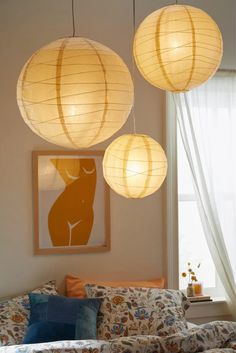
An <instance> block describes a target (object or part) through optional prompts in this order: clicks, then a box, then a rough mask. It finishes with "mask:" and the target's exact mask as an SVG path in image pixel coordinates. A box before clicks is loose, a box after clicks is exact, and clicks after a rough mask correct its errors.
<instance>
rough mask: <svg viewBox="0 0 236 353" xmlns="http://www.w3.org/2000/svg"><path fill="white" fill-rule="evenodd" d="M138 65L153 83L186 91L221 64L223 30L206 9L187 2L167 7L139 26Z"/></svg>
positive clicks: (161, 86)
mask: <svg viewBox="0 0 236 353" xmlns="http://www.w3.org/2000/svg"><path fill="white" fill-rule="evenodd" d="M133 51H134V58H135V61H136V64H137V67H138V69H139V71H140V73H141V75H143V77H144V78H145V80H147V81H148V82H149V83H151V84H152V85H154V86H156V87H158V88H161V89H163V90H166V91H172V92H184V91H188V90H191V89H192V88H194V87H197V86H199V85H201V84H202V83H203V82H205V81H207V80H208V79H209V78H210V77H212V76H213V75H214V73H215V72H216V70H217V68H218V67H219V65H220V62H221V58H222V53H223V42H222V36H221V33H220V30H219V28H218V26H217V24H216V23H215V21H213V19H212V18H211V17H210V16H209V15H208V14H207V13H206V12H204V11H202V10H200V9H198V8H196V7H192V6H187V5H170V6H166V7H163V8H161V9H159V10H157V11H155V12H153V13H152V14H150V15H149V16H147V17H146V18H145V19H144V21H143V22H142V23H141V25H140V26H139V28H138V30H137V32H136V34H135V38H134V46H133Z"/></svg>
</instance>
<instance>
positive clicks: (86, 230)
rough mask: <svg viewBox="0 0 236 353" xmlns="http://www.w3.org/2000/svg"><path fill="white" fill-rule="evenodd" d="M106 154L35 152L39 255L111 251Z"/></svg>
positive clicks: (35, 204)
mask: <svg viewBox="0 0 236 353" xmlns="http://www.w3.org/2000/svg"><path fill="white" fill-rule="evenodd" d="M102 158H103V151H72V152H71V151H34V152H33V194H34V237H35V254H37V255H41V254H42V255H43V254H66V253H67V254H72V253H85V252H99V251H108V250H110V195H109V187H108V185H107V184H106V182H105V180H104V178H103V173H102Z"/></svg>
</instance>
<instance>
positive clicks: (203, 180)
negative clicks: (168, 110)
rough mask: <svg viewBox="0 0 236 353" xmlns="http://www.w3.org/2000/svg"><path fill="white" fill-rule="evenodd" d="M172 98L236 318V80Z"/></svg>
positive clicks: (219, 80) (226, 77) (223, 75)
mask: <svg viewBox="0 0 236 353" xmlns="http://www.w3.org/2000/svg"><path fill="white" fill-rule="evenodd" d="M173 97H174V100H175V103H176V109H177V117H178V123H179V128H180V132H181V137H182V140H183V144H184V148H185V151H186V154H187V158H188V162H189V165H190V169H191V173H192V176H193V181H194V186H195V192H196V196H197V200H198V208H199V213H200V216H201V220H202V224H203V228H204V232H205V236H206V240H207V243H208V246H209V250H210V252H211V255H212V258H213V261H214V263H215V266H216V270H217V272H218V275H219V276H220V279H221V281H222V284H223V285H224V288H225V291H226V294H227V296H228V300H229V304H230V305H231V308H232V314H233V315H234V317H236V284H235V279H236V74H235V73H234V72H218V73H217V74H216V75H215V76H214V77H213V78H212V79H211V80H210V81H209V82H207V83H206V84H204V85H202V86H200V87H199V88H197V89H194V90H192V91H190V92H188V93H181V94H174V95H173Z"/></svg>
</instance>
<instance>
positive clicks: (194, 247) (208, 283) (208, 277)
mask: <svg viewBox="0 0 236 353" xmlns="http://www.w3.org/2000/svg"><path fill="white" fill-rule="evenodd" d="M177 151H178V157H177V160H178V224H179V230H178V234H179V273H180V274H181V273H182V272H184V271H186V267H187V263H188V262H191V264H192V267H193V268H196V267H197V265H198V264H199V263H200V264H201V266H200V268H199V269H197V275H198V278H199V281H201V280H202V279H204V281H203V282H204V283H203V286H204V290H205V292H206V290H207V292H208V293H209V292H211V290H210V289H214V290H215V288H216V287H217V278H216V271H215V266H214V263H213V261H212V258H211V255H210V252H209V249H208V246H207V242H206V239H205V236H204V232H203V228H202V224H201V220H200V217H199V213H198V208H197V202H196V197H195V194H194V188H193V183H192V176H191V172H190V168H189V165H188V161H187V157H186V153H185V150H184V146H183V144H182V140H181V136H180V133H179V130H178V129H177ZM179 278H180V279H179V288H180V289H185V288H186V285H187V279H186V278H181V277H179ZM209 294H210V293H209Z"/></svg>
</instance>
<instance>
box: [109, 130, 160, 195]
mask: <svg viewBox="0 0 236 353" xmlns="http://www.w3.org/2000/svg"><path fill="white" fill-rule="evenodd" d="M166 173H167V159H166V156H165V152H164V151H163V149H162V147H161V146H160V145H159V143H157V142H156V141H155V140H153V139H152V138H151V137H149V136H147V135H140V134H129V135H122V136H120V137H118V138H117V139H115V140H114V141H113V142H112V143H111V144H110V145H109V146H108V148H107V149H106V152H105V155H104V159H103V175H104V178H105V179H106V181H107V183H108V184H109V185H110V187H111V188H112V189H113V190H114V191H115V192H117V193H118V194H120V195H122V196H125V197H127V198H143V197H145V196H148V195H151V194H152V193H154V192H155V191H156V190H157V189H159V188H160V186H161V184H162V183H163V181H164V179H165V177H166Z"/></svg>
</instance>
